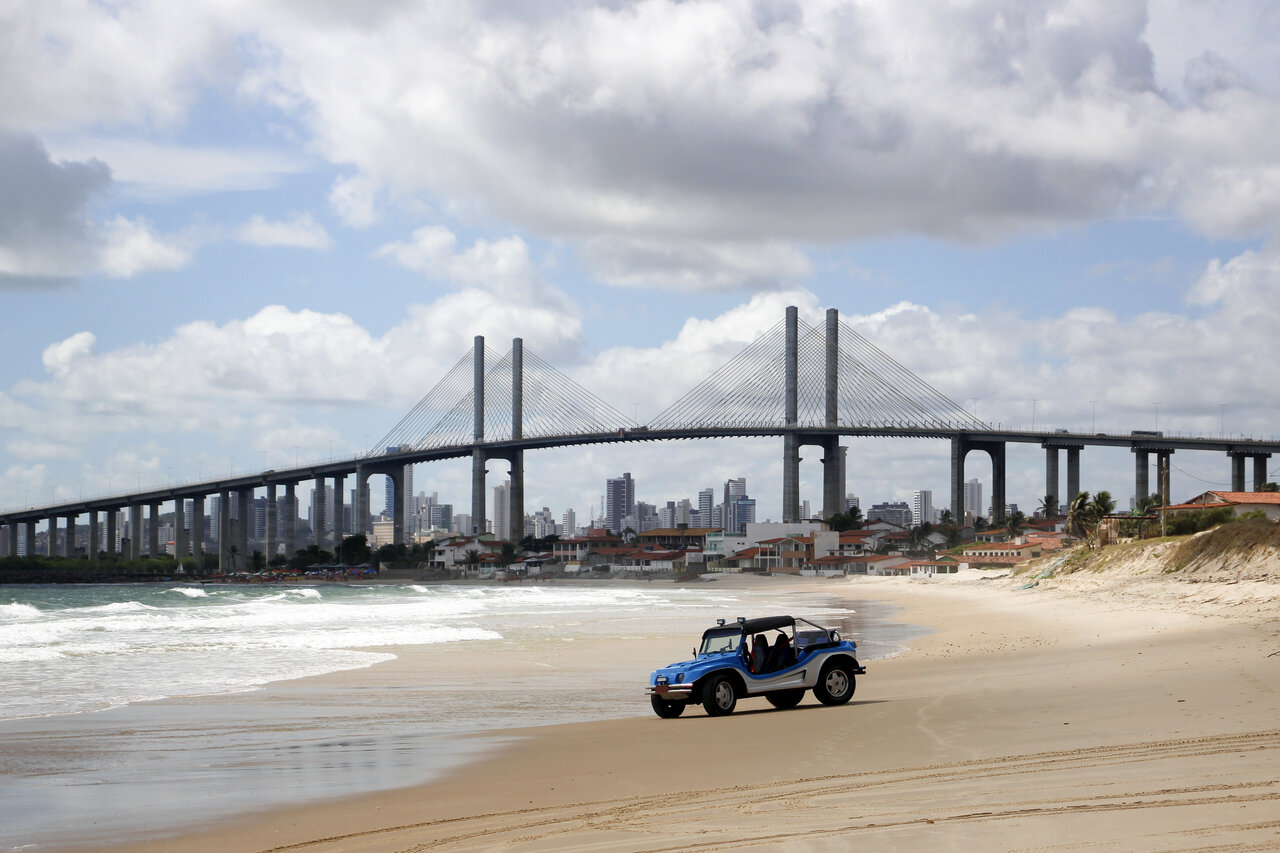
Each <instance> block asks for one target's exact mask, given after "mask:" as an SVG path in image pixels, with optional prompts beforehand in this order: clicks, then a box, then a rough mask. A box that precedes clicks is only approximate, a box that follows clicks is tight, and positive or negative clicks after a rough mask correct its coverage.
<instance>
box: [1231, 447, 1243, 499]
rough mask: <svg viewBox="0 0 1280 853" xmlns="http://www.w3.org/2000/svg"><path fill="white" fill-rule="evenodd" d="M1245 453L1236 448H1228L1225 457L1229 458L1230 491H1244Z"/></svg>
mask: <svg viewBox="0 0 1280 853" xmlns="http://www.w3.org/2000/svg"><path fill="white" fill-rule="evenodd" d="M1246 455H1247V454H1244V453H1241V452H1240V451H1238V450H1228V451H1227V458H1228V459H1230V460H1231V491H1233V492H1243V491H1244V460H1245V456H1246Z"/></svg>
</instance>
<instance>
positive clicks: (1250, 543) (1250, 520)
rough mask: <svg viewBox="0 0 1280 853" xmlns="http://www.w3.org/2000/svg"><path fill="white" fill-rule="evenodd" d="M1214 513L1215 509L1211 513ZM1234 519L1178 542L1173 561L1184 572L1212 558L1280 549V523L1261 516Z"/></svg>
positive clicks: (1177, 568)
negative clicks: (1259, 549)
mask: <svg viewBox="0 0 1280 853" xmlns="http://www.w3.org/2000/svg"><path fill="white" fill-rule="evenodd" d="M1211 512H1212V510H1211ZM1250 515H1251V516H1252V517H1241V518H1238V519H1233V520H1231V521H1230V523H1227V524H1220V525H1219V526H1218V527H1217V528H1215V529H1214V530H1211V531H1209V532H1208V533H1204V534H1202V535H1200V536H1189V537H1187V538H1186V539H1184V540H1183V541H1181V542H1179V543H1178V548H1177V550H1176V551H1175V552H1174V553H1173V557H1172V560H1171V562H1172V563H1173V567H1174V569H1175V570H1182V569H1185V568H1189V567H1191V566H1194V565H1196V564H1197V563H1199V562H1202V561H1204V560H1206V559H1209V558H1214V557H1222V556H1223V555H1238V554H1245V553H1248V552H1252V551H1254V550H1256V549H1258V548H1272V549H1280V524H1276V523H1275V522H1274V521H1268V520H1267V519H1266V518H1265V517H1261V514H1260V513H1259V514H1257V515H1254V514H1253V513H1250Z"/></svg>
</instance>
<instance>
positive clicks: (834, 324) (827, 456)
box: [782, 305, 844, 522]
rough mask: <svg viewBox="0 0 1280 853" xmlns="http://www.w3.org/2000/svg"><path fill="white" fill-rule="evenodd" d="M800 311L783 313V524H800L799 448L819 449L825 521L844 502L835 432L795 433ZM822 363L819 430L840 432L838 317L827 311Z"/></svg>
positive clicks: (834, 313) (839, 454) (798, 378)
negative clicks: (784, 319) (821, 402)
mask: <svg viewBox="0 0 1280 853" xmlns="http://www.w3.org/2000/svg"><path fill="white" fill-rule="evenodd" d="M798 320H799V311H798V310H797V308H796V307H795V306H794V305H791V306H788V307H787V319H786V344H785V347H786V356H785V367H784V375H785V380H784V387H785V390H784V399H785V403H784V406H785V416H784V417H785V423H784V425H785V427H786V432H785V433H784V435H783V439H782V442H783V445H782V520H783V521H784V522H796V521H802V520H803V519H801V518H800V448H801V447H805V446H816V447H820V448H822V517H823V518H830V517H831V516H832V515H834V514H836V513H837V512H840V511H841V509H842V508H843V507H842V506H841V498H842V497H843V496H844V481H843V478H842V476H841V474H842V472H843V470H844V468H843V466H842V465H841V461H842V460H841V458H840V457H841V453H840V435H839V433H838V432H804V431H801V430H800V429H799V387H800V377H799V362H800V358H799V352H800V336H799V333H798V325H799V323H798ZM824 350H825V357H824V365H825V367H824V375H823V426H825V427H826V428H827V430H835V429H837V428H838V427H839V418H840V312H839V311H837V310H836V309H835V308H828V309H827V318H826V335H825V348H824Z"/></svg>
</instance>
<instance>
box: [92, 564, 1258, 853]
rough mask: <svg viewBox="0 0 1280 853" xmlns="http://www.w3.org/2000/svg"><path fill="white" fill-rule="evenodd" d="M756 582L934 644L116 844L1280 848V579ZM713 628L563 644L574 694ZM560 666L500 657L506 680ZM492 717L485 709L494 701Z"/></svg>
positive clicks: (480, 707) (572, 727) (420, 660)
mask: <svg viewBox="0 0 1280 853" xmlns="http://www.w3.org/2000/svg"><path fill="white" fill-rule="evenodd" d="M725 582H726V583H732V581H725ZM742 582H744V583H752V582H754V583H781V584H789V585H798V586H800V587H801V588H805V589H819V590H821V591H822V592H824V593H826V594H830V595H835V596H839V597H842V598H845V599H849V600H868V601H880V602H884V603H887V604H893V605H896V606H898V607H900V608H901V610H900V612H898V614H897V615H896V617H895V618H897V619H899V620H901V621H903V622H908V623H914V624H917V625H927V626H930V627H931V628H932V629H933V632H932V633H929V634H925V635H922V636H917V637H915V638H914V639H912V640H911V641H910V642H909V644H908V645H909V648H908V649H907V650H906V651H905V652H903V653H901V654H899V655H896V656H893V657H890V658H887V659H884V660H880V661H878V662H873V663H869V664H868V672H867V674H866V675H865V676H863V677H861V678H860V679H859V684H858V690H857V694H856V695H855V697H854V699H853V701H852V702H851V703H850V704H849V705H847V706H840V707H830V708H829V707H825V706H821V705H819V704H817V703H816V702H815V701H814V700H813V699H812V697H806V699H805V701H804V703H802V705H801V706H800V707H799V708H796V709H794V710H790V711H776V710H774V709H773V708H771V707H770V706H769V705H768V704H767V703H765V702H764V701H763V700H746V701H743V702H741V703H739V706H738V711H737V712H736V713H735V714H734V715H733V716H731V717H727V718H711V717H706V716H705V715H703V713H702V712H701V711H700V710H696V711H695V710H691V711H689V712H688V713H686V714H685V716H683V717H681V718H679V719H675V720H662V719H658V718H657V717H656V716H653V715H643V716H642V715H635V716H627V717H625V718H620V719H609V720H596V721H588V722H577V723H572V724H564V725H549V726H531V727H526V728H522V729H503V730H502V731H501V737H500V738H497V739H495V738H493V737H492V736H490V737H489V738H488V739H487V740H485V742H484V743H483V746H482V747H481V748H479V749H478V750H477V751H476V752H474V753H472V754H470V755H469V756H468V757H467V760H465V761H462V762H461V763H459V764H457V766H454V767H452V768H450V769H448V770H447V771H446V772H444V773H443V774H442V775H440V776H439V777H438V778H436V779H434V780H433V781H431V782H428V783H426V784H423V785H415V786H409V787H403V788H398V789H395V790H389V791H380V792H374V793H370V794H367V795H362V796H347V797H343V798H341V799H336V800H334V799H330V800H323V801H316V802H311V803H306V804H302V805H298V806H292V807H284V808H273V809H271V810H269V811H266V812H263V813H257V814H252V815H245V816H238V817H234V818H229V819H222V820H219V821H217V822H215V823H213V824H207V823H206V824H205V825H201V824H202V822H201V821H200V820H198V819H196V820H193V821H192V822H191V823H192V825H191V826H190V827H187V828H185V829H183V830H181V831H180V832H178V833H177V834H176V835H173V834H171V835H169V836H168V837H164V838H157V839H155V840H151V841H135V842H132V843H128V844H123V845H116V846H109V847H107V848H105V849H109V850H132V851H161V850H173V849H179V848H180V849H183V850H194V851H227V850H236V851H250V850H257V851H267V850H273V851H274V850H286V849H287V850H301V851H315V852H316V853H320V851H326V853H327V851H420V850H434V849H441V850H513V851H550V850H582V851H594V850H618V851H674V850H740V849H762V850H766V849H780V850H806V851H807V850H813V851H822V850H844V849H852V848H854V847H855V846H858V847H863V848H865V849H875V850H1033V849H1034V850H1083V849H1088V850H1135V851H1136V850H1209V849H1212V850H1272V849H1278V848H1280V781H1278V778H1280V777H1278V774H1277V773H1276V767H1280V654H1276V653H1277V652H1280V622H1278V621H1277V619H1276V618H1275V613H1276V610H1275V605H1276V596H1275V589H1276V584H1275V583H1274V581H1273V580H1270V579H1267V578H1262V579H1250V580H1248V581H1246V582H1245V584H1247V585H1248V589H1247V590H1243V591H1241V590H1237V591H1235V592H1234V593H1232V594H1230V595H1224V594H1223V592H1224V589H1225V586H1226V585H1227V584H1226V583H1224V584H1223V585H1221V588H1216V587H1219V585H1217V584H1215V585H1210V584H1200V585H1190V584H1181V585H1174V584H1175V581H1173V580H1171V579H1165V578H1152V579H1149V580H1147V581H1146V582H1145V583H1146V584H1147V585H1149V586H1151V589H1149V590H1148V592H1150V595H1145V594H1144V593H1143V592H1142V589H1143V583H1139V582H1134V581H1133V579H1132V578H1128V579H1126V580H1125V582H1124V583H1123V584H1112V585H1111V586H1108V585H1107V584H1103V583H1099V582H1097V580H1096V579H1093V578H1081V579H1079V582H1071V581H1070V580H1068V579H1064V580H1062V581H1053V582H1042V583H1041V584H1040V585H1039V586H1037V587H1035V588H1030V589H1020V588H1019V587H1020V586H1023V585H1024V584H1022V583H1021V582H1020V581H1019V579H1015V578H1008V577H1004V578H1001V577H990V576H986V577H984V576H982V575H981V574H979V573H969V574H967V575H966V574H965V573H961V574H959V575H957V576H954V577H952V578H947V579H939V580H934V581H918V580H910V579H903V578H851V579H848V580H845V581H817V580H806V579H800V580H787V581H773V580H755V581H742ZM818 585H820V586H818ZM1162 585H1163V586H1162ZM1233 586H1242V584H1239V583H1237V584H1234V585H1233ZM692 642H693V638H692V637H689V638H677V637H670V638H667V639H665V640H663V641H662V643H660V644H656V643H654V642H653V641H651V640H649V641H645V642H639V641H636V642H632V641H629V640H627V639H626V638H615V639H612V640H610V641H608V642H605V643H600V644H578V645H579V646H580V648H575V649H561V650H559V652H558V653H557V655H556V656H555V661H556V662H555V664H554V666H556V667H558V668H562V669H563V671H562V672H558V673H557V674H556V676H555V677H556V678H557V679H558V680H557V684H560V683H563V684H564V685H565V691H564V695H563V697H562V701H563V702H565V703H574V702H577V701H580V700H582V699H583V698H584V697H583V696H581V695H580V694H581V693H582V692H583V691H586V692H590V685H589V683H587V682H586V679H584V678H583V676H586V675H590V673H592V672H600V671H604V670H607V669H609V667H610V665H611V662H612V665H615V666H619V664H617V661H615V660H613V659H614V658H615V656H617V659H618V660H625V661H626V663H625V668H635V667H636V666H637V664H642V665H640V666H639V668H640V669H645V670H647V669H651V668H653V667H656V666H658V665H660V664H663V663H666V662H669V661H673V660H678V659H682V658H684V657H687V655H688V650H689V646H690V645H691V644H692ZM446 657H447V656H446V655H444V654H442V647H441V648H430V647H428V648H426V649H418V650H417V652H416V653H408V654H404V655H403V656H400V657H397V659H396V660H395V661H392V662H388V663H383V664H378V665H376V666H373V667H369V668H366V669H361V670H354V671H349V672H343V673H336V674H332V675H328V676H323V677H322V678H321V679H318V681H320V682H321V683H323V684H326V685H327V684H331V683H343V684H346V685H348V687H349V688H350V689H352V690H362V689H363V690H379V689H394V688H395V687H396V686H397V684H400V683H401V682H402V681H405V682H413V681H416V680H420V679H421V678H422V673H423V672H424V671H439V668H441V667H443V668H444V670H445V671H446V672H452V676H450V677H453V676H456V677H459V678H461V677H463V669H468V670H469V669H470V667H471V664H467V665H466V666H465V667H464V665H463V663H462V662H460V661H458V660H457V659H456V658H454V659H453V662H452V664H448V663H447V661H446V660H445V658H446ZM538 663H540V662H539V661H533V660H510V659H506V658H502V657H490V658H486V659H485V661H484V662H483V666H484V667H485V672H487V673H489V674H490V675H491V676H492V677H493V678H495V679H498V680H501V679H503V678H504V677H506V675H507V674H509V673H514V672H520V671H527V669H528V668H529V667H531V666H536V665H537V664H538ZM541 663H545V661H541ZM449 666H452V667H454V669H452V670H450V669H449ZM424 667H429V668H431V669H430V670H424V669H423V668H424ZM468 677H473V676H468ZM519 693H520V691H519V690H518V689H515V690H513V691H511V695H509V696H508V699H507V700H506V701H510V702H512V703H519V702H520V701H521V697H520V695H518V694H519ZM636 693H637V696H638V697H641V696H642V694H641V685H640V684H637V686H636ZM546 697H547V693H545V692H544V693H540V694H539V698H540V699H541V700H542V701H545V700H546ZM227 701H233V700H227ZM641 701H643V700H642V699H641ZM489 710H491V709H490V708H487V707H486V705H485V703H483V702H478V704H477V707H476V713H477V714H483V713H487V712H488V711H489ZM462 740H464V741H465V740H466V738H462ZM95 849H104V848H101V847H98V848H95Z"/></svg>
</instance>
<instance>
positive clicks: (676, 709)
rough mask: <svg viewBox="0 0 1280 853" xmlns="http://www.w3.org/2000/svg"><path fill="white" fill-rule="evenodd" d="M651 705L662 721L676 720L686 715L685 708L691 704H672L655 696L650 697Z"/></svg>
mask: <svg viewBox="0 0 1280 853" xmlns="http://www.w3.org/2000/svg"><path fill="white" fill-rule="evenodd" d="M649 704H650V705H652V706H653V713H655V714H657V715H658V716H659V717H661V718H662V719H664V720H674V719H675V718H676V717H678V716H680V715H681V714H683V713H684V709H685V706H686V705H688V704H689V703H688V702H671V701H669V700H667V699H663V698H662V697H661V696H658V695H656V694H654V695H651V696H650V697H649Z"/></svg>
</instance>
